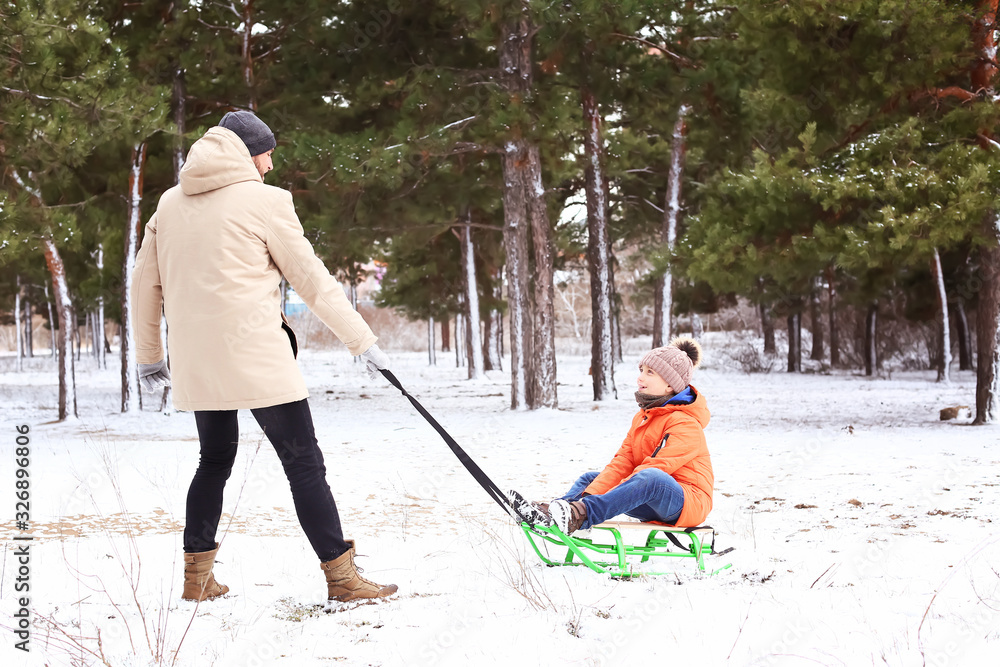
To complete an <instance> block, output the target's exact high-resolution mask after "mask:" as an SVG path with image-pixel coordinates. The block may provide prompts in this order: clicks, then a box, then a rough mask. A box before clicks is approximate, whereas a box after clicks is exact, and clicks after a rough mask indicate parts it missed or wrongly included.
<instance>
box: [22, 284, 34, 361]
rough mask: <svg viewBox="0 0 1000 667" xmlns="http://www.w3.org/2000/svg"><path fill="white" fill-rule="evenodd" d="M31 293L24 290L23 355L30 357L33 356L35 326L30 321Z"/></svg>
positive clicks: (32, 309) (31, 309)
mask: <svg viewBox="0 0 1000 667" xmlns="http://www.w3.org/2000/svg"><path fill="white" fill-rule="evenodd" d="M33 311H34V307H32V305H31V293H30V292H29V291H28V290H25V292H24V356H25V357H27V358H28V359H31V358H32V357H34V356H35V327H34V324H33V322H32V312H33Z"/></svg>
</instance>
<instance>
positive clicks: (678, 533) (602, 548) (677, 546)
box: [521, 521, 732, 577]
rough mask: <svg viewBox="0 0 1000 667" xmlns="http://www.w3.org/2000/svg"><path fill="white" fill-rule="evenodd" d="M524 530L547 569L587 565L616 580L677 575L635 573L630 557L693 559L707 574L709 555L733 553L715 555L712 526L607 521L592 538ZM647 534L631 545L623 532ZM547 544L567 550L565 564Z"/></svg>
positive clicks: (548, 530) (530, 528)
mask: <svg viewBox="0 0 1000 667" xmlns="http://www.w3.org/2000/svg"><path fill="white" fill-rule="evenodd" d="M521 529H522V530H523V531H524V534H525V535H526V536H527V538H528V541H529V542H531V547H532V548H533V549H534V550H535V553H536V554H538V557H539V558H541V559H542V562H544V563H545V564H546V565H549V566H558V565H586V566H587V567H589V568H590V569H591V570H593V571H595V572H600V573H601V574H610V575H611V576H613V577H637V576H642V575H660V574H673V573H672V572H650V571H646V570H633V567H632V565H631V564H630V563H629V562H628V560H627V559H628V558H629V557H639V558H640V561H639V562H640V563H645V562H646V561H648V560H649V559H650V558H693V559H695V561H696V562H697V563H698V569H699V570H700V571H702V572H706V569H705V556H706V555H722V554H724V553H728V552H729V551H731V550H732V549H731V548H730V549H726V550H724V551H721V552H719V553H718V554H716V553H715V530H714V529H713V528H712V527H711V526H698V527H696V528H674V527H672V526H665V525H661V524H658V523H639V522H635V521H605V522H604V523H601V524H598V525H596V526H594V527H593V528H591V530H592V531H601V532H599V533H593V534H592V535H591V536H590V537H577V536H575V535H573V536H571V535H566V534H565V533H563V532H562V531H561V530H559V529H558V528H557V527H555V526H542V525H538V524H535V525H532V524H529V523H527V522H522V523H521ZM643 530H644V531H647V536H646V541H645V543H644V544H631V543H629V542H626V541H625V539H624V538H623V537H622V531H626V532H628V531H643ZM660 533H662V535H659V534H660ZM547 544H553V545H556V546H560V547H566V556H565V557H564V558H563V559H562V560H556V559H553V558H550V557H549V556H548V555H546V554H547V552H548V549H547ZM539 547H541V548H539ZM543 550H544V551H545V553H543ZM575 559H578V560H575ZM730 567H732V563H728V564H726V565H723V566H722V567H720V568H718V569H716V570H712V571H711V572H709V574H718V573H719V572H722V571H723V570H726V569H728V568H730Z"/></svg>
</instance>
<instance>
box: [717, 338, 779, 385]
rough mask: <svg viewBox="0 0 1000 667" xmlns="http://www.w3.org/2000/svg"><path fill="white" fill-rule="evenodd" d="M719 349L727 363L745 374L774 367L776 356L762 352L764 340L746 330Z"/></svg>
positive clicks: (768, 370) (767, 371)
mask: <svg viewBox="0 0 1000 667" xmlns="http://www.w3.org/2000/svg"><path fill="white" fill-rule="evenodd" d="M719 351H720V352H721V354H722V356H723V357H725V358H727V359H728V360H729V362H730V364H729V365H731V366H732V367H733V368H737V369H739V370H741V371H743V372H744V373H746V374H747V375H750V374H752V373H770V372H771V371H772V370H773V369H774V364H775V361H776V357H775V356H774V355H773V354H766V353H765V352H764V341H763V340H761V339H759V338H757V337H756V336H753V335H751V334H749V333H746V332H744V333H740V334H736V335H735V337H734V339H733V342H732V344H730V345H727V346H726V347H725V348H723V349H722V350H719Z"/></svg>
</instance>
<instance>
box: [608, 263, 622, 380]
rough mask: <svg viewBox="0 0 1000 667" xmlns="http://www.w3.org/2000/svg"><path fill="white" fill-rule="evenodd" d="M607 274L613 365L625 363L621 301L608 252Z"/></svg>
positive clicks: (613, 265) (613, 264) (613, 267)
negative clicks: (623, 356) (623, 357)
mask: <svg viewBox="0 0 1000 667" xmlns="http://www.w3.org/2000/svg"><path fill="white" fill-rule="evenodd" d="M608 258H609V259H610V261H609V262H608V273H609V274H610V275H611V352H612V354H613V355H614V357H615V363H616V364H621V363H625V362H624V360H623V359H622V326H621V324H622V322H621V300H620V299H619V298H618V287H617V284H616V283H615V256H614V254H612V253H611V251H610V250H609V251H608Z"/></svg>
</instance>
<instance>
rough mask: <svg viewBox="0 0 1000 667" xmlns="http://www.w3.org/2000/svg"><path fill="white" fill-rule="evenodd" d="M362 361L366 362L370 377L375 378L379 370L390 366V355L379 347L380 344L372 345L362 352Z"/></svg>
mask: <svg viewBox="0 0 1000 667" xmlns="http://www.w3.org/2000/svg"><path fill="white" fill-rule="evenodd" d="M361 361H363V362H365V366H366V367H367V368H366V369H365V370H367V371H368V379H370V380H374V379H375V376H376V375H378V372H379V370H381V369H383V368H389V357H387V356H386V354H385V352H383V351H382V350H380V349H378V345H372V346H371V347H370V348H368V349H367V350H365V351H364V352H362V353H361Z"/></svg>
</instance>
